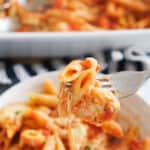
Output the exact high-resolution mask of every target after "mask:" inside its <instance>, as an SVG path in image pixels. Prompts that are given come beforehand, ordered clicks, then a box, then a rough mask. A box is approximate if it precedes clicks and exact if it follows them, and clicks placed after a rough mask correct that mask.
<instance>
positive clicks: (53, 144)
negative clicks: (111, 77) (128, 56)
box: [0, 58, 150, 150]
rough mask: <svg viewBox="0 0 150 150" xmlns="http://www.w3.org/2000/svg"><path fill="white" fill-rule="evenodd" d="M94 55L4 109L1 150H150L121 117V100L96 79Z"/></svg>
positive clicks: (0, 125)
mask: <svg viewBox="0 0 150 150" xmlns="http://www.w3.org/2000/svg"><path fill="white" fill-rule="evenodd" d="M99 70H100V66H99V65H98V63H97V61H96V60H95V59H94V58H86V59H85V60H75V61H72V62H71V63H70V64H68V65H67V66H66V67H65V68H64V69H63V70H62V71H61V73H60V75H59V77H58V78H59V82H60V88H59V89H57V88H56V87H55V86H54V84H53V82H52V81H50V80H46V79H45V81H44V82H43V87H42V90H41V91H42V92H39V93H34V94H32V95H31V96H30V97H29V100H28V101H27V102H24V103H17V104H11V105H6V106H4V107H3V108H2V109H0V150H150V138H149V137H145V138H143V137H141V136H140V133H139V130H138V128H136V127H130V128H129V129H128V130H125V129H123V128H122V127H121V125H120V124H119V123H118V121H117V119H116V116H117V113H118V112H119V110H120V103H119V100H118V99H117V98H116V97H115V95H113V94H112V93H110V92H108V91H106V90H104V89H103V88H102V87H101V83H100V82H99V81H98V80H96V73H98V71H99Z"/></svg>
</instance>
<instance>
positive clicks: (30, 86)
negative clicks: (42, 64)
mask: <svg viewBox="0 0 150 150" xmlns="http://www.w3.org/2000/svg"><path fill="white" fill-rule="evenodd" d="M57 77H58V71H55V72H49V73H45V74H42V75H38V76H36V77H32V78H30V79H27V80H26V81H24V82H21V83H19V84H17V85H15V86H13V87H12V88H10V89H8V90H7V91H6V92H4V94H2V95H1V97H0V108H1V107H3V106H4V105H6V104H10V103H15V102H24V101H26V100H28V97H29V95H30V94H31V93H33V92H40V91H41V90H42V88H41V87H42V84H43V81H44V80H45V79H50V80H51V81H52V82H53V83H54V84H55V85H56V87H57V88H59V84H58V80H57ZM120 102H121V112H120V115H119V116H120V117H121V119H119V120H120V121H121V123H122V124H123V125H124V126H125V127H128V126H131V124H132V125H134V126H139V127H140V129H141V132H142V135H144V136H150V127H149V122H150V107H149V105H148V104H146V103H145V102H144V100H143V99H141V98H140V97H139V96H138V95H134V96H131V97H129V98H127V99H122V100H120Z"/></svg>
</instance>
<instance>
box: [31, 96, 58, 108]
mask: <svg viewBox="0 0 150 150" xmlns="http://www.w3.org/2000/svg"><path fill="white" fill-rule="evenodd" d="M58 101H59V100H58V97H57V96H56V95H49V94H38V93H35V94H32V95H31V96H30V101H29V102H28V104H29V105H32V106H36V105H44V106H47V107H54V108H55V107H56V106H57V104H58Z"/></svg>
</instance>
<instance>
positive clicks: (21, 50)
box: [0, 29, 150, 57]
mask: <svg viewBox="0 0 150 150" xmlns="http://www.w3.org/2000/svg"><path fill="white" fill-rule="evenodd" d="M145 44H146V45H148V46H149V47H150V29H143V30H124V31H123V30H120V31H119V30H118V31H97V32H47V33H46V32H36V33H33V32H30V33H16V32H0V57H15V56H23V57H25V56H40V57H42V56H62V55H82V54H84V53H85V52H92V51H98V50H102V49H108V48H111V49H113V48H126V47H130V46H133V45H136V46H138V45H139V46H140V45H145Z"/></svg>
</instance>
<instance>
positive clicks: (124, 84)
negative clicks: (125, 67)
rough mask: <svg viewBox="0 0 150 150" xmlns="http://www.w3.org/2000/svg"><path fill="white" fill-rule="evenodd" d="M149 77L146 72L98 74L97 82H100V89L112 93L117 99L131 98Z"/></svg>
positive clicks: (148, 71) (148, 72)
mask: <svg viewBox="0 0 150 150" xmlns="http://www.w3.org/2000/svg"><path fill="white" fill-rule="evenodd" d="M149 77H150V70H147V71H122V72H118V73H114V74H109V75H103V74H99V75H98V76H97V80H99V81H100V82H101V86H102V88H106V89H108V90H109V91H111V92H113V93H114V94H115V95H116V96H117V97H118V98H119V99H122V98H125V97H128V96H131V95H133V94H135V93H136V92H137V90H138V89H139V88H140V87H141V86H142V85H143V83H144V82H145V81H146V80H147V79H148V78H149Z"/></svg>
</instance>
